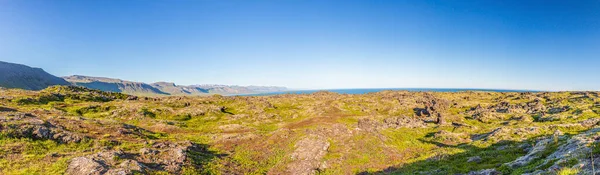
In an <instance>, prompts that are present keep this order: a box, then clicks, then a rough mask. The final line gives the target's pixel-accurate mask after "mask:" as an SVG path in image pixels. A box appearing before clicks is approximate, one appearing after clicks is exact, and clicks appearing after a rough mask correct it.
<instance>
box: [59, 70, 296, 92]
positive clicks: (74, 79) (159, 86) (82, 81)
mask: <svg viewBox="0 0 600 175" xmlns="http://www.w3.org/2000/svg"><path fill="white" fill-rule="evenodd" d="M62 78H63V79H65V80H66V81H68V82H70V83H72V84H73V85H76V86H83V87H87V88H91V89H98V90H103V91H111V92H122V93H126V94H131V95H151V96H154V95H156V96H160V95H183V96H185V95H210V94H226V95H227V94H249V93H264V92H278V91H285V90H287V88H285V87H279V86H239V85H214V84H202V85H187V86H186V85H177V84H175V83H173V82H164V81H161V82H154V83H143V82H134V81H127V80H121V79H115V78H106V77H93V76H83V75H71V76H65V77H62Z"/></svg>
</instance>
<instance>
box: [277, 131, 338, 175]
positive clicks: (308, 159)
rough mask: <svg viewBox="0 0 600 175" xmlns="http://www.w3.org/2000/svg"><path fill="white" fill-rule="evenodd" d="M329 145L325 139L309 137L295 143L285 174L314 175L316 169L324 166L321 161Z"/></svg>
mask: <svg viewBox="0 0 600 175" xmlns="http://www.w3.org/2000/svg"><path fill="white" fill-rule="evenodd" d="M329 145H330V144H329V142H328V141H327V139H325V138H323V137H319V136H309V137H306V138H304V139H302V140H300V141H298V142H296V145H295V148H296V150H295V151H294V152H293V153H292V156H291V158H292V163H290V164H289V165H288V170H287V172H288V173H289V174H293V175H308V174H316V172H317V170H318V169H320V168H322V167H323V166H326V165H325V164H324V163H323V162H321V159H322V158H323V156H325V154H327V149H328V148H329Z"/></svg>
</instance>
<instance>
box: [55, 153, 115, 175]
mask: <svg viewBox="0 0 600 175" xmlns="http://www.w3.org/2000/svg"><path fill="white" fill-rule="evenodd" d="M106 171H107V168H106V167H104V166H103V165H102V164H100V163H98V162H96V161H94V160H92V159H90V158H87V157H76V158H73V159H72V160H71V163H69V166H68V167H67V171H66V172H65V174H69V175H101V174H104V173H105V172H106Z"/></svg>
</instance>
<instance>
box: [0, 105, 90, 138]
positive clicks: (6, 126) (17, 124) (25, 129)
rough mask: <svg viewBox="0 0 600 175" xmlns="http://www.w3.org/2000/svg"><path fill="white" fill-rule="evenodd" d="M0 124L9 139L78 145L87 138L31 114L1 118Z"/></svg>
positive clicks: (15, 114) (13, 114)
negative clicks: (39, 140)
mask: <svg viewBox="0 0 600 175" xmlns="http://www.w3.org/2000/svg"><path fill="white" fill-rule="evenodd" d="M0 122H1V123H2V124H1V126H0V131H1V132H2V133H4V134H6V135H7V136H8V137H14V138H32V139H42V140H54V141H57V142H60V143H76V142H80V141H81V140H83V139H84V138H85V136H82V135H80V134H76V133H73V132H70V131H67V130H65V129H64V128H63V127H61V126H57V125H54V124H51V123H49V122H47V121H44V120H42V119H39V118H37V117H35V116H33V115H31V114H29V113H18V112H17V113H10V114H6V115H5V116H0Z"/></svg>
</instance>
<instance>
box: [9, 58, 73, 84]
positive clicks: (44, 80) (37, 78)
mask: <svg viewBox="0 0 600 175" xmlns="http://www.w3.org/2000/svg"><path fill="white" fill-rule="evenodd" d="M68 84H69V82H66V81H65V80H63V79H62V78H59V77H55V76H54V75H51V74H49V73H47V72H46V71H44V70H43V69H40V68H32V67H29V66H25V65H21V64H15V63H7V62H2V61H0V87H5V88H19V89H27V90H41V89H44V88H46V87H48V86H52V85H68Z"/></svg>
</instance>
